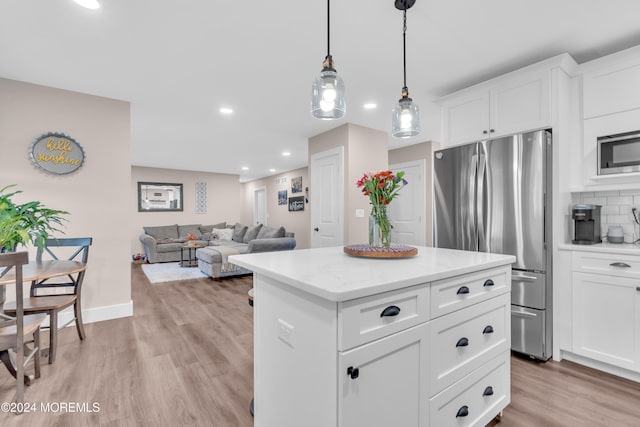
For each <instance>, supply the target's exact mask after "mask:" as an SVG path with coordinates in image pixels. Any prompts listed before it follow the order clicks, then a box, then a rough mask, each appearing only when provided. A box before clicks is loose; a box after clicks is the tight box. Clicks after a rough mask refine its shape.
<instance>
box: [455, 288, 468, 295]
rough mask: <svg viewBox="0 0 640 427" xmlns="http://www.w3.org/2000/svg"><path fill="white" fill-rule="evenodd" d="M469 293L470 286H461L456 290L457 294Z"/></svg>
mask: <svg viewBox="0 0 640 427" xmlns="http://www.w3.org/2000/svg"><path fill="white" fill-rule="evenodd" d="M468 293H469V288H467V287H466V286H461V287H460V289H458V292H456V294H458V295H461V294H468Z"/></svg>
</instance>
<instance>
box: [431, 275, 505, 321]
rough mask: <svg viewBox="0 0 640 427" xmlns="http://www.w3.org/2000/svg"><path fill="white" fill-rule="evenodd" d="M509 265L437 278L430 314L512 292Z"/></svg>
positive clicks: (432, 290) (448, 311) (449, 310)
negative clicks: (441, 278) (448, 277)
mask: <svg viewBox="0 0 640 427" xmlns="http://www.w3.org/2000/svg"><path fill="white" fill-rule="evenodd" d="M510 289H511V269H510V268H509V266H507V267H500V268H493V269H489V270H483V271H479V272H476V273H471V274H465V275H462V276H456V277H452V278H450V279H443V280H438V281H435V282H433V283H432V284H431V317H432V318H435V317H439V316H442V315H445V314H448V313H452V312H454V311H456V310H460V309H462V308H465V307H468V306H470V305H472V304H476V303H479V302H482V301H485V300H487V299H489V298H493V297H495V296H497V295H500V294H503V293H506V292H509V290H510Z"/></svg>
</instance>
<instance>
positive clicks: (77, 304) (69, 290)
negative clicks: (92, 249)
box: [4, 237, 93, 363]
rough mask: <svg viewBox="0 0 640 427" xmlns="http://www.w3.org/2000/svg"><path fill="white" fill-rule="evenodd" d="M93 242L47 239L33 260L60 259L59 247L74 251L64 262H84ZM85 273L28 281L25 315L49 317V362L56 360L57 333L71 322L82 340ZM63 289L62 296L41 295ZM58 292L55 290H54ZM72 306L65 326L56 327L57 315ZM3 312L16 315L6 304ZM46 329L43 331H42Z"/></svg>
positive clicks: (10, 304)
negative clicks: (82, 294) (69, 318)
mask: <svg viewBox="0 0 640 427" xmlns="http://www.w3.org/2000/svg"><path fill="white" fill-rule="evenodd" d="M92 242H93V239H92V238H91V237H80V238H59V239H49V240H47V241H46V242H45V245H44V248H43V249H38V252H37V253H36V260H37V261H42V260H43V258H44V256H45V254H46V255H47V256H48V257H51V258H53V259H54V260H58V259H59V258H58V256H62V255H60V254H61V252H60V251H61V250H62V249H61V248H67V250H68V248H70V249H71V251H73V250H75V251H74V252H73V253H72V254H71V255H70V256H68V257H67V258H66V259H68V260H70V261H74V260H75V261H80V262H82V263H85V264H86V263H87V261H88V259H89V246H91V243H92ZM84 274H85V271H81V272H79V273H77V275H76V276H75V277H74V276H73V275H69V276H67V277H65V278H64V281H60V280H57V279H58V278H56V279H44V280H41V281H38V282H31V292H30V294H31V296H30V297H29V298H27V299H25V300H24V312H25V313H29V314H31V313H45V314H48V315H49V363H53V362H54V361H55V360H56V349H57V347H58V331H59V330H60V329H62V328H65V327H66V326H67V325H69V324H70V323H71V322H73V321H75V322H76V329H77V331H78V336H79V337H80V339H81V340H84V338H85V333H84V324H83V323H82V306H81V291H82V282H83V281H84ZM52 288H55V289H64V292H65V293H51V292H47V293H43V292H42V291H43V290H44V289H52ZM56 292H58V291H56ZM71 305H73V310H74V316H73V319H71V320H69V321H68V322H67V323H65V324H64V325H62V326H60V327H58V313H59V312H60V311H62V310H64V309H65V308H67V307H69V306H71ZM4 310H5V312H6V313H9V314H11V313H15V303H13V304H12V303H9V304H5V308H4ZM43 329H46V328H43Z"/></svg>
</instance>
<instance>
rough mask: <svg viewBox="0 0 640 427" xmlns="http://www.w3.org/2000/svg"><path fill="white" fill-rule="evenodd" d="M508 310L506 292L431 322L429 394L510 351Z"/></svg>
mask: <svg viewBox="0 0 640 427" xmlns="http://www.w3.org/2000/svg"><path fill="white" fill-rule="evenodd" d="M510 307H511V301H510V296H509V294H508V293H507V294H502V295H500V296H498V297H496V298H492V299H490V300H488V301H485V302H482V303H480V304H476V305H474V306H472V307H469V308H467V309H466V310H462V311H457V312H455V313H451V314H449V315H446V316H443V317H439V318H437V319H435V320H433V321H432V322H431V332H430V334H431V336H430V341H429V342H430V343H431V347H430V349H431V352H430V354H429V363H430V365H431V369H430V372H431V379H430V390H431V394H435V393H438V392H439V391H440V390H443V389H445V388H446V387H449V386H450V385H452V384H453V383H455V382H456V381H459V380H460V379H462V378H463V377H464V376H465V375H468V374H469V373H470V372H472V371H473V370H474V369H477V368H478V367H480V366H481V365H482V364H484V363H486V362H487V361H489V360H490V359H492V358H493V357H495V356H496V355H497V354H499V353H502V352H503V351H506V350H508V349H509V340H510V338H511V311H510Z"/></svg>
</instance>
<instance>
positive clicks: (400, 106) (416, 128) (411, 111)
mask: <svg viewBox="0 0 640 427" xmlns="http://www.w3.org/2000/svg"><path fill="white" fill-rule="evenodd" d="M415 2H416V0H395V5H396V9H398V10H402V11H403V26H402V56H403V68H404V86H403V88H402V98H400V100H399V101H398V103H397V104H396V106H395V107H394V108H393V111H392V112H391V134H392V135H393V136H394V137H396V138H409V137H411V136H416V135H417V134H419V133H420V111H419V109H418V106H417V105H416V104H414V103H413V100H412V99H411V98H409V89H408V88H407V9H409V8H411V6H413V5H414V4H415Z"/></svg>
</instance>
